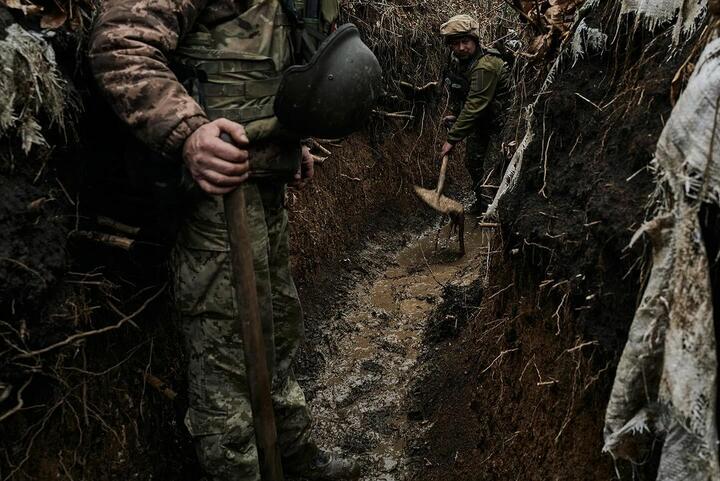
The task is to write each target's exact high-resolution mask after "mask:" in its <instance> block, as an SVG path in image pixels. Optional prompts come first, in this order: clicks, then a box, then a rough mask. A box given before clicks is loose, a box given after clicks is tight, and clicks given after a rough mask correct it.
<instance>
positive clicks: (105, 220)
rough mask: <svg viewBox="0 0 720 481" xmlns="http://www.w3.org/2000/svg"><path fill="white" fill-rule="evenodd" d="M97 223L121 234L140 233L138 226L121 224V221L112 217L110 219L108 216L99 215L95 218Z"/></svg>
mask: <svg viewBox="0 0 720 481" xmlns="http://www.w3.org/2000/svg"><path fill="white" fill-rule="evenodd" d="M97 223H98V225H100V226H102V227H108V228H110V229H113V230H116V231H117V232H120V233H122V234H126V235H129V236H136V235H138V233H140V227H134V226H131V225H127V224H123V223H122V222H118V221H116V220H114V219H111V218H109V217H105V216H100V217H98V218H97Z"/></svg>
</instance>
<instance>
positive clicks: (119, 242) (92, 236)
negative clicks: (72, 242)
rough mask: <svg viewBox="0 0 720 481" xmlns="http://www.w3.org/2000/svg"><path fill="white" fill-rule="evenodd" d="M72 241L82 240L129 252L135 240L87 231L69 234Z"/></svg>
mask: <svg viewBox="0 0 720 481" xmlns="http://www.w3.org/2000/svg"><path fill="white" fill-rule="evenodd" d="M70 237H72V238H73V239H83V240H89V241H92V242H97V243H100V244H105V245H107V246H110V247H117V248H119V249H122V250H125V251H129V250H130V249H132V248H133V246H134V245H135V240H133V239H128V238H127V237H121V236H117V235H112V234H103V233H101V232H89V231H82V230H79V231H75V232H73V233H71V234H70Z"/></svg>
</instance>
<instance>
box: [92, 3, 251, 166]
mask: <svg viewBox="0 0 720 481" xmlns="http://www.w3.org/2000/svg"><path fill="white" fill-rule="evenodd" d="M247 3H248V2H247V0H107V1H105V2H103V10H102V12H101V13H100V15H99V18H98V19H97V22H96V24H95V28H94V31H93V33H92V36H91V39H90V62H91V66H92V69H93V73H94V75H95V79H96V80H97V82H98V84H99V86H100V88H101V90H102V91H103V93H104V95H105V96H106V97H107V98H108V100H109V102H110V105H111V106H112V107H113V109H114V110H115V112H116V113H117V115H118V116H119V117H120V118H121V119H122V120H123V121H125V123H127V124H128V125H129V126H130V128H131V129H132V131H133V132H134V133H135V135H137V136H138V137H139V138H140V139H141V140H142V141H143V142H144V143H145V144H147V145H148V146H149V147H150V148H151V149H153V150H154V151H156V152H159V153H161V154H165V155H168V156H173V155H176V154H177V153H178V152H179V151H180V150H181V148H182V146H183V144H184V142H185V139H186V138H187V137H188V136H189V135H190V134H191V133H192V132H194V131H195V129H197V128H198V127H200V126H201V125H203V124H205V123H207V122H208V118H207V116H206V115H205V113H204V112H203V109H202V108H201V107H200V105H198V104H197V102H195V100H193V98H192V97H191V96H190V95H189V94H188V93H187V91H186V90H185V88H183V86H182V85H181V84H180V82H179V81H178V80H177V78H176V77H175V74H174V73H173V72H172V70H171V69H170V66H169V60H168V59H169V58H170V57H171V55H172V53H173V52H174V51H175V49H176V48H177V47H178V44H179V42H180V40H181V39H182V38H183V36H184V35H185V34H187V33H188V32H190V31H191V29H192V28H193V25H194V24H195V22H197V21H201V22H202V23H203V24H213V23H214V22H218V21H221V20H223V19H226V18H228V17H231V16H235V15H238V14H239V13H242V12H243V11H245V10H246V9H247V8H248V5H247Z"/></svg>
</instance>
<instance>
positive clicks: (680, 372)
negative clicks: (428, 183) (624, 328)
mask: <svg viewBox="0 0 720 481" xmlns="http://www.w3.org/2000/svg"><path fill="white" fill-rule="evenodd" d="M719 100H720V40H715V41H714V42H712V43H710V44H709V45H708V46H707V48H706V49H705V51H704V52H703V54H702V56H701V58H700V60H699V62H698V65H697V67H696V70H695V72H694V74H693V76H692V77H691V79H690V81H689V83H688V86H687V89H686V90H685V92H684V93H683V95H682V96H681V97H680V99H679V100H678V103H677V105H676V106H675V108H674V110H673V112H672V115H671V117H670V119H669V120H668V122H667V124H666V125H665V128H664V130H663V132H662V135H661V137H660V140H659V142H658V146H657V150H656V155H655V164H656V167H657V171H658V174H659V186H660V189H659V192H665V193H667V194H669V196H668V202H667V204H666V206H665V207H664V208H663V209H662V212H660V213H659V215H658V217H656V218H655V219H654V220H653V221H651V222H650V223H648V224H647V225H646V226H645V227H644V228H643V229H641V232H640V234H642V233H647V234H648V235H649V236H650V238H651V240H652V242H653V249H654V255H653V267H652V272H651V275H650V279H649V282H648V285H647V288H646V290H645V293H644V296H643V299H642V302H641V304H640V307H639V308H638V310H637V312H636V314H635V318H634V320H633V324H632V327H631V330H630V336H629V339H628V342H627V345H626V347H625V350H624V352H623V355H622V358H621V360H620V364H619V366H618V370H617V374H616V378H615V384H614V386H613V391H612V395H611V398H610V402H609V405H608V408H607V412H606V416H605V442H606V444H605V450H606V451H607V452H609V453H611V454H612V455H613V456H615V457H619V458H624V459H629V460H631V461H634V462H641V461H642V460H643V455H644V453H646V452H647V450H648V449H649V447H650V444H649V443H650V442H651V441H652V439H654V437H655V435H664V437H665V441H664V444H663V448H662V457H661V463H660V469H659V472H658V478H657V479H658V480H659V481H720V463H719V461H718V445H717V442H718V435H717V428H716V415H715V408H716V401H717V400H716V382H717V381H716V372H717V354H716V345H715V330H714V324H713V305H712V293H711V288H710V276H709V262H708V259H707V253H706V251H705V247H704V243H703V239H702V234H701V230H700V222H699V215H698V214H699V211H700V205H701V203H702V202H703V201H712V202H715V203H718V192H719V191H720V167H719V166H718V162H720V155H718V154H720V152H718V148H719V147H718V145H720V136H719V135H718V128H717V127H718V105H720V104H719ZM636 237H637V236H636Z"/></svg>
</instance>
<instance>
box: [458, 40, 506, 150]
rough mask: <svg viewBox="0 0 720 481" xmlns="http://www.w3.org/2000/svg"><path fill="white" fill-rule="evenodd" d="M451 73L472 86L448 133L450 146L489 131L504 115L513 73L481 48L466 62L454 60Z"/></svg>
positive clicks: (497, 56)
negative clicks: (462, 78) (472, 135)
mask: <svg viewBox="0 0 720 481" xmlns="http://www.w3.org/2000/svg"><path fill="white" fill-rule="evenodd" d="M450 70H451V71H454V73H455V74H456V75H459V76H461V77H464V78H465V80H466V81H467V82H468V83H469V91H468V93H467V96H466V97H465V98H464V99H462V100H461V105H460V109H459V113H457V112H456V113H457V120H456V121H455V123H454V125H453V127H452V129H450V132H449V133H448V138H447V140H448V142H450V143H451V144H456V143H458V142H461V141H462V140H464V139H465V138H466V137H468V136H469V135H470V134H472V133H473V132H474V131H476V130H477V129H482V128H488V127H489V126H490V125H492V123H493V122H492V121H493V120H497V118H496V117H498V116H500V115H502V111H503V109H504V107H505V106H506V105H507V103H508V101H509V99H510V95H511V85H512V83H511V78H510V70H509V68H508V65H507V63H505V61H504V60H502V59H501V58H500V57H499V55H495V54H494V53H491V51H488V50H485V49H483V48H480V49H479V50H478V53H477V54H476V56H475V57H474V58H472V59H470V60H467V61H465V62H462V61H458V60H457V59H455V58H453V61H452V64H451V66H450Z"/></svg>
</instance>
